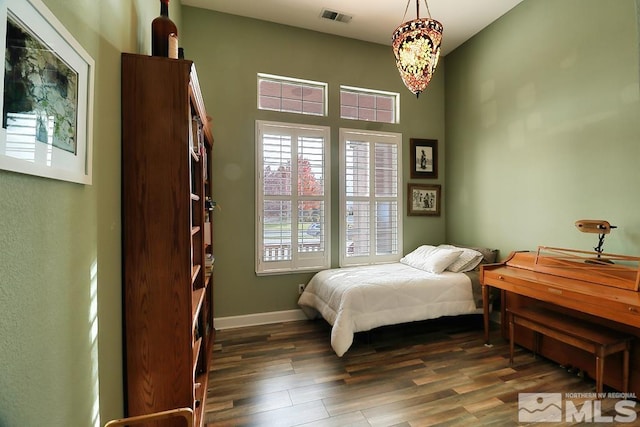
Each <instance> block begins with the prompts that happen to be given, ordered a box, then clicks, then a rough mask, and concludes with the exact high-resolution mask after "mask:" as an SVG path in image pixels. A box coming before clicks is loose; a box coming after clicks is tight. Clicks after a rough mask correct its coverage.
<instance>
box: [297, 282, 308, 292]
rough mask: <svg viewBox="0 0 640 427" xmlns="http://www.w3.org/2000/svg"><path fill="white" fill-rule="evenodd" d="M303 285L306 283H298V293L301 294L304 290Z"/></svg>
mask: <svg viewBox="0 0 640 427" xmlns="http://www.w3.org/2000/svg"><path fill="white" fill-rule="evenodd" d="M305 286H306V285H305V284H303V283H300V284H299V285H298V295H302V293H303V292H304V287H305Z"/></svg>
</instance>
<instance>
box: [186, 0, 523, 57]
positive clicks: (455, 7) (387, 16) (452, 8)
mask: <svg viewBox="0 0 640 427" xmlns="http://www.w3.org/2000/svg"><path fill="white" fill-rule="evenodd" d="M419 1H420V17H421V18H424V17H427V16H429V15H428V14H427V7H426V6H425V2H424V0H419ZM521 1H522V0H430V1H429V2H428V5H429V11H430V12H431V17H432V18H433V19H436V20H438V21H440V23H442V25H443V26H444V34H443V40H442V54H443V55H446V54H447V53H449V52H451V51H452V50H453V49H455V48H456V47H458V46H460V45H461V44H462V43H464V42H465V41H466V40H468V39H469V38H471V37H472V36H473V35H474V34H476V33H478V32H479V31H480V30H482V29H483V28H484V27H486V26H487V25H489V24H490V23H491V22H493V21H495V20H496V19H498V18H499V17H500V16H502V15H503V14H505V13H506V12H508V11H509V10H510V9H512V8H513V7H514V6H516V5H517V4H518V3H520V2H521ZM410 2H411V4H409V6H408V8H407V2H406V1H405V0H182V4H183V5H187V6H194V7H200V8H204V9H212V10H217V11H220V12H224V13H230V14H233V15H240V16H246V17H250V18H256V19H261V20H264V21H271V22H276V23H279V24H285V25H291V26H295V27H301V28H307V29H309V30H315V31H320V32H323V33H329V34H335V35H339V36H343V37H349V38H354V39H359V40H365V41H369V42H374V43H379V44H384V45H391V34H392V33H393V31H394V30H395V29H396V28H397V27H398V26H399V25H400V24H401V23H402V22H404V21H409V20H411V19H415V18H416V0H410ZM324 9H329V10H332V11H334V12H338V13H342V14H345V15H350V16H352V19H351V21H350V22H349V23H342V22H336V21H331V20H328V19H324V18H321V16H320V15H321V14H322V11H323V10H324ZM405 10H406V16H405Z"/></svg>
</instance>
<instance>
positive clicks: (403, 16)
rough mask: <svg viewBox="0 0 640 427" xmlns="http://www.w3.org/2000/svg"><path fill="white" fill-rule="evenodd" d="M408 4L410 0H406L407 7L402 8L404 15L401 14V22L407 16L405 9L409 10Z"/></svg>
mask: <svg viewBox="0 0 640 427" xmlns="http://www.w3.org/2000/svg"><path fill="white" fill-rule="evenodd" d="M425 1H426V0H425ZM409 4H411V0H407V7H405V8H404V15H402V22H404V20H405V18H406V17H407V11H408V10H409Z"/></svg>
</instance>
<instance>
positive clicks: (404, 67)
mask: <svg viewBox="0 0 640 427" xmlns="http://www.w3.org/2000/svg"><path fill="white" fill-rule="evenodd" d="M418 1H419V0H416V10H417V11H418V17H417V18H416V19H414V20H412V21H407V22H405V23H403V24H401V25H400V26H399V27H398V28H396V30H395V31H394V32H393V37H392V39H391V40H392V46H393V54H394V55H395V57H396V67H398V71H399V72H400V77H402V81H403V82H404V84H405V86H406V87H407V88H408V89H409V90H410V91H411V92H412V93H414V94H416V96H420V92H422V91H424V90H425V89H426V88H427V86H428V85H429V82H430V81H431V77H433V73H434V72H435V70H436V66H437V65H438V59H439V58H440V44H441V42H442V30H443V27H442V24H441V23H440V22H438V21H436V20H435V19H431V18H420V16H419V14H420V11H419V6H418ZM427 9H428V6H427Z"/></svg>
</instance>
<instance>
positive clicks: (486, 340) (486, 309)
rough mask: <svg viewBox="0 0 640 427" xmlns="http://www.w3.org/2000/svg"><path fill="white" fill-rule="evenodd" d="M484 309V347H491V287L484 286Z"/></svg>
mask: <svg viewBox="0 0 640 427" xmlns="http://www.w3.org/2000/svg"><path fill="white" fill-rule="evenodd" d="M482 308H483V310H484V345H486V346H490V345H491V343H490V342H489V286H487V285H482Z"/></svg>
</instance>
